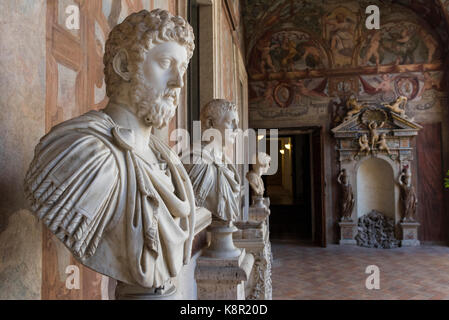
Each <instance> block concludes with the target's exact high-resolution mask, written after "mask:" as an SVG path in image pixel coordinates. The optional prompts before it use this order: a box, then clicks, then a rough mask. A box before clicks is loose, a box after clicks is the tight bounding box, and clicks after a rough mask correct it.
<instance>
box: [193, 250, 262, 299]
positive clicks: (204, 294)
mask: <svg viewBox="0 0 449 320" xmlns="http://www.w3.org/2000/svg"><path fill="white" fill-rule="evenodd" d="M253 264H254V256H253V255H252V254H247V253H246V251H245V249H243V250H241V254H240V255H239V256H238V257H233V258H210V257H204V256H201V257H200V258H198V261H197V265H196V269H195V279H196V285H197V292H198V300H245V282H246V281H248V279H249V276H250V273H251V269H252V267H253Z"/></svg>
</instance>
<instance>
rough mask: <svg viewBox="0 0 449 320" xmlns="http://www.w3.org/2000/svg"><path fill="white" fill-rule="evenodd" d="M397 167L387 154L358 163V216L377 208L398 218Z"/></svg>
mask: <svg viewBox="0 0 449 320" xmlns="http://www.w3.org/2000/svg"><path fill="white" fill-rule="evenodd" d="M388 160H390V161H388ZM396 167H397V166H395V165H394V163H393V161H392V160H391V159H389V158H388V157H385V156H379V157H369V158H366V159H364V160H362V161H360V162H359V163H358V164H357V165H356V168H355V172H356V179H355V180H356V181H355V182H356V183H355V190H356V192H355V193H356V195H355V200H356V212H355V213H356V217H357V218H359V217H361V216H363V215H364V214H367V213H369V212H371V211H372V210H376V211H379V212H381V213H383V214H384V215H386V216H388V217H390V218H393V219H395V220H396V214H397V196H398V189H397V186H396V178H395V177H396V171H397V170H396Z"/></svg>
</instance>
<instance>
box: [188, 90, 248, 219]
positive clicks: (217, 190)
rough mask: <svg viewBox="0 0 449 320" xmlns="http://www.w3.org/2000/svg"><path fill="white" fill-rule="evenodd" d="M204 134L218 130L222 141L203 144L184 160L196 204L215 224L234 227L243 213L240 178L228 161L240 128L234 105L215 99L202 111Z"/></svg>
mask: <svg viewBox="0 0 449 320" xmlns="http://www.w3.org/2000/svg"><path fill="white" fill-rule="evenodd" d="M200 118H201V128H202V132H203V133H204V131H206V130H208V129H211V128H212V129H216V130H217V133H218V132H219V133H220V135H221V139H212V141H211V142H204V143H202V145H201V147H202V148H201V150H198V151H197V152H195V151H194V152H193V153H192V154H190V156H189V157H190V158H189V159H188V161H185V159H183V162H184V164H185V167H186V169H187V172H188V173H189V177H190V180H191V181H192V186H193V190H194V193H195V202H196V205H197V206H199V207H205V208H207V209H208V210H210V211H211V212H212V217H213V219H214V221H221V222H228V224H232V221H235V220H236V218H237V217H238V215H239V210H240V176H239V173H238V172H237V169H236V168H235V166H234V165H233V164H232V163H231V161H229V160H227V159H226V152H225V151H226V149H225V146H232V145H233V143H234V140H235V130H236V129H237V127H238V121H239V118H238V113H237V107H236V105H235V104H233V103H232V102H229V101H227V100H223V99H215V100H212V101H210V102H209V103H207V104H206V105H205V106H204V107H203V109H202V110H201V115H200Z"/></svg>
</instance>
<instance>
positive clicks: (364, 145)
mask: <svg viewBox="0 0 449 320" xmlns="http://www.w3.org/2000/svg"><path fill="white" fill-rule="evenodd" d="M370 151H371V148H370V146H369V141H368V136H367V135H366V134H364V135H362V136H361V137H360V138H359V151H358V152H357V154H356V155H355V157H358V156H359V155H360V154H362V153H365V156H366V155H367V154H368V153H369V152H370Z"/></svg>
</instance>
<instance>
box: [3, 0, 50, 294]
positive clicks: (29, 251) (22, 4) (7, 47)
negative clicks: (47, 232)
mask: <svg viewBox="0 0 449 320" xmlns="http://www.w3.org/2000/svg"><path fill="white" fill-rule="evenodd" d="M45 14H46V3H45V1H0V25H1V26H2V27H1V28H2V35H1V36H0V73H1V77H0V164H1V165H0V171H1V179H0V300H3V299H40V298H41V281H42V231H41V227H40V224H39V223H38V222H37V219H35V218H34V216H33V215H31V213H30V212H29V211H28V210H27V209H28V207H27V204H26V200H25V196H24V194H23V179H24V176H25V172H26V170H27V168H28V165H29V162H30V161H31V159H32V157H33V151H34V146H35V145H36V144H37V143H38V142H39V138H40V137H41V136H42V135H43V134H44V133H45V72H46V71H45Z"/></svg>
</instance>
